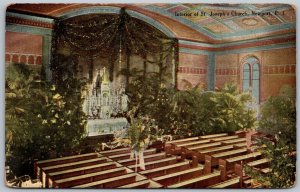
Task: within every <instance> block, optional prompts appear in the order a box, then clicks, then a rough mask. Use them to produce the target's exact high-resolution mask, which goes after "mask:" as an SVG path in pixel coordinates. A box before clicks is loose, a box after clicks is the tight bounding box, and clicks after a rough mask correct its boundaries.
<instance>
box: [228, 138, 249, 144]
mask: <svg viewBox="0 0 300 192" xmlns="http://www.w3.org/2000/svg"><path fill="white" fill-rule="evenodd" d="M240 142H245V143H246V138H238V139H230V140H226V141H223V142H222V143H224V144H226V145H229V144H234V143H240Z"/></svg>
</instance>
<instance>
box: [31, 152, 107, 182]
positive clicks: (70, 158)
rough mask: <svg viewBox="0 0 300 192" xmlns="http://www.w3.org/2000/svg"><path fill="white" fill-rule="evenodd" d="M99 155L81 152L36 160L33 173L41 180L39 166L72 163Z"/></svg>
mask: <svg viewBox="0 0 300 192" xmlns="http://www.w3.org/2000/svg"><path fill="white" fill-rule="evenodd" d="M100 156H101V155H99V154H98V153H87V154H81V155H73V156H68V157H61V158H55V159H48V160H41V161H36V162H35V163H34V170H35V173H34V174H35V176H36V178H38V179H40V180H41V181H42V178H41V176H42V170H41V168H43V167H49V166H55V165H60V164H65V163H72V162H77V161H82V160H88V159H93V158H97V157H100Z"/></svg>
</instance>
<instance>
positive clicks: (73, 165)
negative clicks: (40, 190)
mask: <svg viewBox="0 0 300 192" xmlns="http://www.w3.org/2000/svg"><path fill="white" fill-rule="evenodd" d="M107 160H109V159H107V158H106V157H101V158H94V159H88V160H83V161H78V162H72V163H65V164H59V165H52V166H48V167H43V168H41V173H42V174H41V175H42V177H41V178H42V179H41V182H42V186H43V187H48V185H49V173H52V172H59V171H64V170H68V169H75V168H80V167H84V166H91V165H96V164H99V163H100V164H101V163H105V162H107Z"/></svg>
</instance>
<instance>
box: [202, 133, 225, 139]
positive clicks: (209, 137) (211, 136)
mask: <svg viewBox="0 0 300 192" xmlns="http://www.w3.org/2000/svg"><path fill="white" fill-rule="evenodd" d="M227 135H228V134H227V133H219V134H211V135H203V136H199V138H200V139H211V138H216V137H223V136H227Z"/></svg>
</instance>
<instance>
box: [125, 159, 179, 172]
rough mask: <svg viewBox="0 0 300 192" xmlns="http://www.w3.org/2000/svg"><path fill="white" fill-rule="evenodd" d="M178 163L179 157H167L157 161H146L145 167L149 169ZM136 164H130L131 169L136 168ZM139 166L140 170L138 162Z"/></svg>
mask: <svg viewBox="0 0 300 192" xmlns="http://www.w3.org/2000/svg"><path fill="white" fill-rule="evenodd" d="M175 163H177V157H175V156H174V157H169V158H165V159H159V160H156V161H150V162H146V163H145V168H146V170H147V169H154V168H157V167H161V166H164V165H170V164H175ZM135 166H136V165H130V166H128V168H129V169H135ZM137 167H138V170H139V171H141V170H140V168H139V164H137Z"/></svg>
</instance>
